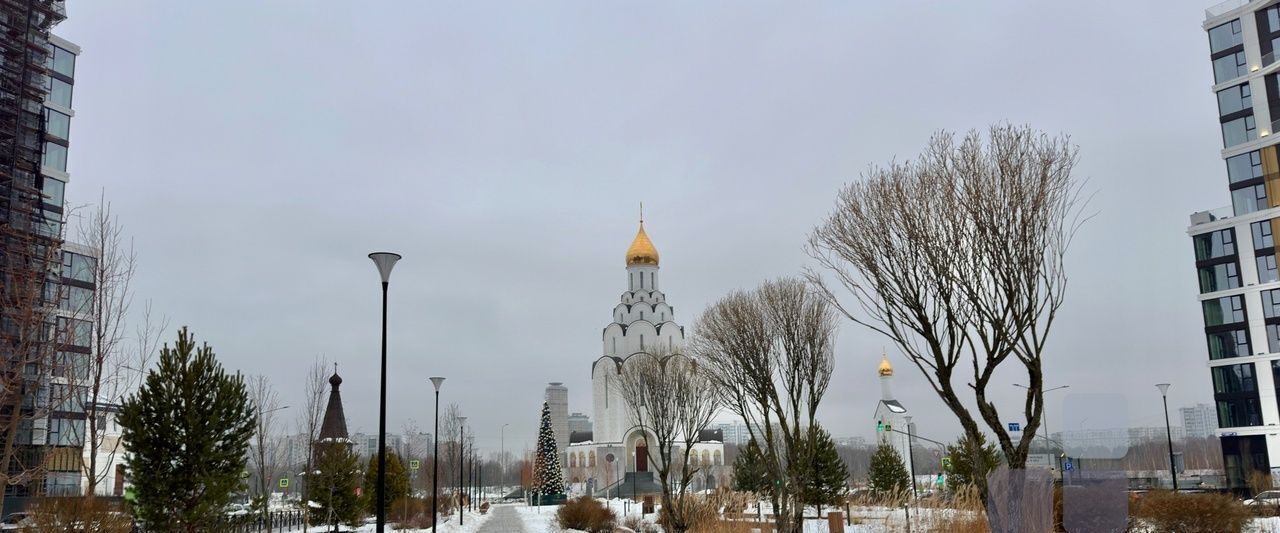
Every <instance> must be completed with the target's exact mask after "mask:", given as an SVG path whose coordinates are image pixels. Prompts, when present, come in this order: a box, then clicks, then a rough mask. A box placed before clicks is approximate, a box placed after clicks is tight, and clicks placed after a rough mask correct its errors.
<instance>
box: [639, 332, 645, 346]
mask: <svg viewBox="0 0 1280 533" xmlns="http://www.w3.org/2000/svg"><path fill="white" fill-rule="evenodd" d="M640 349H641V350H643V349H644V333H641V334H640Z"/></svg>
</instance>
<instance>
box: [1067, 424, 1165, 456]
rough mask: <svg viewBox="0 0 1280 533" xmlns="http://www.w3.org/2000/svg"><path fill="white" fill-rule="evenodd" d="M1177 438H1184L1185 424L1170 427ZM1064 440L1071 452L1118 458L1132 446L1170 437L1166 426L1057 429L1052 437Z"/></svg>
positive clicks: (1081, 454) (1068, 451)
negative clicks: (1183, 425) (1167, 434)
mask: <svg viewBox="0 0 1280 533" xmlns="http://www.w3.org/2000/svg"><path fill="white" fill-rule="evenodd" d="M1169 434H1170V435H1172V437H1173V440H1175V441H1177V440H1182V438H1183V435H1184V432H1183V429H1182V427H1181V426H1173V427H1170V428H1169ZM1051 438H1052V439H1053V440H1055V441H1057V442H1061V443H1062V445H1063V447H1065V449H1066V453H1067V454H1068V455H1079V456H1081V457H1090V458H1098V459H1101V458H1115V457H1121V456H1123V455H1124V453H1125V451H1126V450H1128V448H1129V447H1130V446H1134V445H1137V444H1142V443H1145V442H1150V441H1161V442H1163V441H1164V440H1165V439H1166V436H1165V427H1164V426H1152V427H1133V428H1098V429H1071V430H1066V431H1055V432H1054V433H1053V435H1052V437H1051Z"/></svg>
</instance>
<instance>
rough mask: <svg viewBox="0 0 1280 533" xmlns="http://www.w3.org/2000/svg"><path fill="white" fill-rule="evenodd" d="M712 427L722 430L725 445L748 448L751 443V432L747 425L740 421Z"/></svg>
mask: <svg viewBox="0 0 1280 533" xmlns="http://www.w3.org/2000/svg"><path fill="white" fill-rule="evenodd" d="M712 427H714V428H715V429H718V430H720V433H721V434H723V435H724V443H725V444H736V445H738V446H746V444H747V443H748V442H750V441H751V432H749V431H747V425H746V424H744V423H742V422H740V421H735V422H722V423H719V424H715V425H713V426H712Z"/></svg>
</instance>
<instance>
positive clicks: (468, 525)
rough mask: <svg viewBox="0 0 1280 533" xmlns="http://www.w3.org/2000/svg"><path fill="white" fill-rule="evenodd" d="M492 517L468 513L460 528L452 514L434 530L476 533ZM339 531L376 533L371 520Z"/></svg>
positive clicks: (320, 531)
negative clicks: (353, 527) (354, 527)
mask: <svg viewBox="0 0 1280 533" xmlns="http://www.w3.org/2000/svg"><path fill="white" fill-rule="evenodd" d="M492 516H493V513H492V510H490V512H489V513H487V514H483V515H482V514H480V512H479V511H473V512H468V513H467V514H466V515H465V516H464V517H463V519H462V521H463V525H461V526H460V525H458V515H457V513H454V514H453V515H452V516H450V517H449V520H447V521H445V520H441V522H440V525H439V527H437V528H436V532H437V533H475V532H476V531H479V530H480V528H481V527H482V526H484V524H485V522H488V521H489V518H491V517H492ZM341 529H342V531H358V532H366V531H376V530H377V525H376V524H374V523H373V520H372V519H370V520H369V521H368V522H366V523H365V524H364V525H363V526H360V527H359V528H357V529H352V528H351V527H349V526H342V527H341ZM387 529H388V530H390V531H408V532H416V533H421V532H427V531H431V528H429V527H428V528H425V529H393V528H392V527H391V526H390V525H388V526H387ZM327 531H332V529H331V526H312V527H311V528H310V529H307V533H325V532H327Z"/></svg>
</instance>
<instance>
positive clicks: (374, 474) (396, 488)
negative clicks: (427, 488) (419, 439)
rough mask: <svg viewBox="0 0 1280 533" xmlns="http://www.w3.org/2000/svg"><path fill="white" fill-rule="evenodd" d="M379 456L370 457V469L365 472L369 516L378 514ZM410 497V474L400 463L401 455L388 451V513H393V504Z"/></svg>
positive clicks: (365, 497) (365, 495) (366, 507)
mask: <svg viewBox="0 0 1280 533" xmlns="http://www.w3.org/2000/svg"><path fill="white" fill-rule="evenodd" d="M377 486H378V454H376V453H375V454H372V456H371V457H369V467H368V468H366V469H365V471H364V499H365V503H364V507H365V509H367V510H368V512H369V514H376V513H377V512H378V509H377V507H378V503H377V501H378V492H377ZM408 495H409V474H408V473H407V472H405V470H404V463H402V462H400V455H399V454H396V453H395V452H392V451H391V450H387V497H386V503H385V505H386V507H387V511H388V512H390V511H391V502H394V501H396V500H399V499H400V498H404V497H405V496H408Z"/></svg>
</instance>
